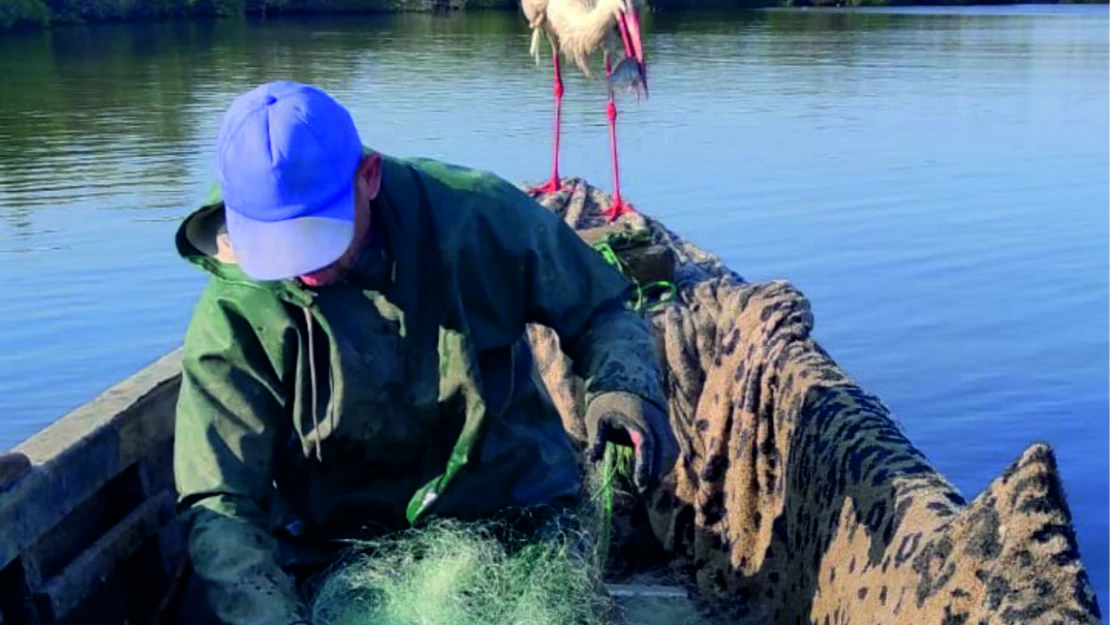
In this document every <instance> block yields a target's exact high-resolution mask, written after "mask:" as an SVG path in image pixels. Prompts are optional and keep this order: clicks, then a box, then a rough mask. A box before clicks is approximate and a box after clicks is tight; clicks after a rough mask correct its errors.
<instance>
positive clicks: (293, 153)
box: [216, 81, 363, 280]
mask: <svg viewBox="0 0 1110 625" xmlns="http://www.w3.org/2000/svg"><path fill="white" fill-rule="evenodd" d="M216 144H217V146H216V167H217V176H218V179H219V182H220V191H221V194H222V196H223V202H224V209H225V210H224V213H225V215H226V220H227V233H228V236H229V237H230V239H231V247H232V248H233V249H234V251H235V257H236V260H237V262H238V263H239V266H240V267H241V268H242V269H243V272H244V273H246V274H247V275H248V276H250V277H252V278H254V279H256V280H282V279H286V278H292V277H294V276H298V275H301V274H306V273H311V272H313V271H316V270H317V269H321V268H323V267H326V266H328V265H330V264H332V263H333V262H335V261H336V260H338V259H339V257H340V256H342V255H343V253H344V252H345V251H346V250H347V247H348V246H349V245H350V243H351V239H352V238H353V237H354V220H355V184H354V176H355V171H356V169H357V168H358V163H359V161H360V159H361V158H362V156H363V149H362V141H361V140H360V138H359V135H358V130H357V129H356V128H355V124H354V120H353V119H351V115H350V113H348V112H347V110H346V109H345V108H343V107H342V106H341V105H340V104H339V103H338V102H336V101H335V100H334V99H333V98H332V97H331V96H329V95H328V94H326V93H324V92H323V91H322V90H320V89H318V88H316V87H312V86H309V85H303V84H300V83H296V82H292V81H276V82H271V83H267V84H264V85H261V86H259V87H256V88H254V89H252V90H250V91H248V92H247V93H245V94H243V95H241V96H239V97H238V98H236V99H235V101H234V102H233V103H232V104H231V106H230V107H228V109H227V112H225V113H224V117H223V121H222V122H221V125H220V131H219V135H218V137H217V139H216Z"/></svg>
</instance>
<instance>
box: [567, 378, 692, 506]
mask: <svg viewBox="0 0 1110 625" xmlns="http://www.w3.org/2000/svg"><path fill="white" fill-rule="evenodd" d="M586 435H587V437H588V438H589V451H588V452H587V455H588V457H589V459H590V460H591V461H592V462H597V461H599V460H601V458H602V457H603V456H604V454H605V444H606V443H615V444H617V445H625V446H630V447H632V448H633V449H634V450H635V452H636V460H635V465H634V466H635V469H634V473H633V480H634V482H635V484H636V489H637V490H638V491H640V493H641V494H643V493H645V492H647V490H648V489H649V488H652V487H654V486H656V485H658V484H659V482H660V480H662V479H663V477H664V476H666V475H667V473H669V472H670V471H671V468H672V467H673V466H674V463H675V461H677V460H678V443H677V442H676V441H675V438H674V433H673V432H672V431H671V428H670V425H669V424H668V423H667V416H666V415H665V414H664V413H663V411H661V410H659V409H658V408H656V407H655V406H653V405H652V404H651V403H650V402H647V401H645V400H643V399H642V398H640V397H638V396H636V395H633V394H631V393H621V392H610V393H603V394H601V395H598V396H597V397H595V398H594V400H593V401H592V402H590V405H589V406H588V407H587V408H586Z"/></svg>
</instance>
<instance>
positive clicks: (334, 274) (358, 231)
mask: <svg viewBox="0 0 1110 625" xmlns="http://www.w3.org/2000/svg"><path fill="white" fill-rule="evenodd" d="M381 181H382V158H381V155H379V154H377V153H374V154H369V155H367V156H364V157H363V158H362V160H361V161H360V162H359V165H358V170H357V171H356V172H355V179H354V185H355V229H354V236H353V237H352V238H351V244H350V245H349V246H348V247H347V251H346V252H344V253H343V256H341V257H340V258H339V260H337V261H335V262H334V263H332V264H330V265H328V266H327V267H322V268H320V269H317V270H316V271H313V272H311V273H306V274H302V275H300V276H297V278H298V279H299V280H300V281H301V282H303V283H304V284H305V285H306V286H310V287H321V286H328V285H329V284H335V283H336V282H338V281H339V279H340V278H342V277H343V274H344V273H346V272H347V270H348V269H350V268H351V265H353V264H354V262H355V260H356V259H357V258H358V253H359V251H360V250H361V249H362V246H363V244H364V243H365V242H366V237H367V235H368V234H369V233H370V201H371V200H373V199H374V198H376V197H377V196H378V191H379V189H381Z"/></svg>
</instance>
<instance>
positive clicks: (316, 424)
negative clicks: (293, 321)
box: [301, 306, 334, 462]
mask: <svg viewBox="0 0 1110 625" xmlns="http://www.w3.org/2000/svg"><path fill="white" fill-rule="evenodd" d="M301 310H303V311H304V320H305V325H306V327H307V328H308V329H307V332H308V381H309V394H310V395H311V396H312V428H313V430H314V435H315V439H316V440H315V443H316V459H317V460H319V461H320V462H323V461H324V451H323V448H322V446H321V444H320V418H319V415H318V412H317V407H316V349H315V347H314V346H313V344H312V333H313V329H314V328H313V319H312V311H311V310H309V309H308V307H307V306H305V307H302V308H301ZM332 427H334V424H332Z"/></svg>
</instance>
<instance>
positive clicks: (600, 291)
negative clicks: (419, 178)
mask: <svg viewBox="0 0 1110 625" xmlns="http://www.w3.org/2000/svg"><path fill="white" fill-rule="evenodd" d="M498 193H499V194H500V196H501V197H499V198H498V199H499V200H500V201H499V202H497V204H498V206H497V207H496V208H493V209H491V218H490V222H489V225H490V226H491V229H492V230H493V231H494V232H495V233H496V236H495V237H494V240H493V241H489V242H486V243H484V245H483V247H484V248H485V251H484V252H483V253H484V254H486V255H487V256H486V258H484V259H481V261H477V259H475V260H476V262H479V263H484V266H487V267H495V268H498V269H497V270H496V271H495V272H494V274H495V275H496V279H497V280H499V281H500V282H502V283H503V284H502V285H501V286H500V287H498V288H499V289H500V295H499V296H495V299H496V300H497V302H498V306H497V308H499V309H500V310H511V309H512V307H510V306H508V305H507V304H508V303H509V302H511V301H513V299H514V297H515V298H520V297H521V296H522V295H523V300H524V302H523V317H524V320H525V322H535V323H540V324H542V325H545V326H547V327H549V328H551V329H552V330H554V331H555V332H556V333H557V334H558V336H559V342H560V345H561V348H562V350H563V351H564V352H565V353H566V354H567V355H568V356H569V357H570V359H571V361H572V363H573V370H574V372H575V373H576V374H577V375H578V376H579V377H581V378H583V380H584V381H585V395H586V397H585V403H586V415H585V416H586V429H587V432H588V434H589V437H590V441H589V442H590V450H589V452H590V455H591V457H592V458H595V459H597V458H599V456H600V454H601V452H602V451H603V449H604V445H605V443H606V442H616V443H619V444H625V445H631V446H633V447H634V448H635V450H636V467H635V478H636V479H635V481H636V483H637V485H638V486H639V488H640V489H641V490H646V489H647V488H649V487H650V486H651V484H652V483H653V482H655V481H656V480H658V479H660V478H661V477H662V476H663V475H665V474H666V473H667V472H669V471H670V469H671V467H672V466H673V465H674V462H675V460H676V459H677V456H678V445H677V442H676V441H675V439H674V434H673V432H672V431H671V429H670V426H669V423H668V422H667V417H666V407H667V404H666V399H665V396H664V394H663V389H662V375H661V373H660V370H659V358H658V355H657V353H656V347H655V340H654V337H653V334H652V329H651V326H650V325H649V324H648V322H647V321H646V320H644V319H643V318H642V317H641V316H640V315H639V314H638V313H636V312H635V311H633V310H631V309H630V308H629V306H628V303H629V301H630V298H631V295H632V291H631V289H632V285H631V284H630V283H629V282H628V280H626V279H625V278H624V277H623V276H621V275H620V273H619V272H618V271H617V270H616V269H615V268H614V267H612V266H611V265H609V264H608V263H606V262H605V260H604V259H602V257H601V255H600V254H599V253H598V252H597V251H596V250H594V249H593V248H591V247H590V246H589V245H587V244H586V243H585V241H583V240H582V238H581V237H580V236H579V235H578V233H576V232H575V231H574V230H573V229H572V228H571V227H570V226H568V225H567V224H566V223H564V222H563V221H562V219H561V218H560V217H559V216H558V215H556V214H554V213H553V212H551V211H548V210H546V209H544V208H543V207H542V206H540V205H539V204H537V203H536V202H535V200H533V199H532V198H531V197H529V196H528V195H526V194H524V193H523V192H521V191H520V190H519V189H517V188H516V187H513V186H511V185H509V184H508V183H506V184H505V185H504V186H503V187H501V188H499V189H498ZM491 250H496V251H494V252H492V254H491ZM476 266H483V264H476ZM505 289H508V290H505ZM485 292H487V293H491V294H492V293H495V292H497V290H495V289H492V288H491V289H486V290H485ZM494 314H495V315H496V314H497V313H494ZM502 314H504V313H502Z"/></svg>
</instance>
